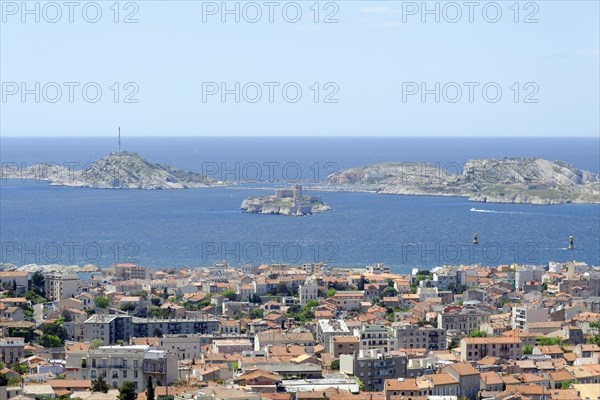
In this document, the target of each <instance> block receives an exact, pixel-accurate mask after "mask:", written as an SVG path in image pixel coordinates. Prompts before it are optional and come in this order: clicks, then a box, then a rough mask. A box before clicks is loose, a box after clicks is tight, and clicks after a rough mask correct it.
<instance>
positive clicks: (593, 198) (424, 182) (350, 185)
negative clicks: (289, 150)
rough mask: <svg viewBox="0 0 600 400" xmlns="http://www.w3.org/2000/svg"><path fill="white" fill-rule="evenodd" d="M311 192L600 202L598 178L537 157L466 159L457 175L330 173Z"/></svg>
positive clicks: (391, 169)
mask: <svg viewBox="0 0 600 400" xmlns="http://www.w3.org/2000/svg"><path fill="white" fill-rule="evenodd" d="M313 189H314V190H326V191H345V192H348V191H351V192H372V193H379V194H394V195H404V196H451V197H467V198H468V199H469V200H470V201H473V202H484V203H511V204H535V205H553V204H565V203H582V204H584V203H586V204H590V203H591V204H599V203H600V179H599V177H598V175H596V174H593V173H591V172H588V171H583V170H580V169H578V168H576V167H574V166H571V165H568V164H566V163H564V162H561V161H548V160H544V159H541V158H511V159H508V158H507V159H502V160H495V159H482V160H470V161H468V162H467V163H466V164H465V166H464V169H463V171H462V172H461V173H450V172H448V170H447V168H441V167H438V166H432V165H430V164H426V163H383V164H375V165H370V166H366V167H360V168H351V169H347V170H344V171H340V172H337V173H335V174H332V175H330V176H328V177H327V178H326V180H325V183H324V184H323V185H319V186H317V187H314V188H313Z"/></svg>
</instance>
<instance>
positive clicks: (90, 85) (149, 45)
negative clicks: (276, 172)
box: [0, 0, 600, 137]
mask: <svg viewBox="0 0 600 400" xmlns="http://www.w3.org/2000/svg"><path fill="white" fill-rule="evenodd" d="M75 4H76V5H74V6H72V8H70V7H69V6H65V5H64V2H62V1H59V2H55V3H53V2H38V1H27V2H21V1H17V2H14V1H4V0H3V1H1V10H2V20H1V25H0V52H1V54H0V80H1V82H2V98H1V99H0V101H1V102H0V107H1V110H0V113H1V115H0V134H1V135H2V136H3V137H8V136H16V137H22V136H114V135H115V132H116V130H117V127H118V126H120V127H121V129H122V131H123V132H124V134H127V135H129V136H588V137H590V136H591V137H597V136H599V135H600V126H599V109H600V101H599V93H600V82H599V76H600V68H599V59H600V54H599V48H600V44H599V40H600V39H599V36H600V35H599V32H600V23H599V15H600V9H599V4H600V2H598V1H595V0H593V1H571V0H569V1H535V2H527V1H520V2H515V1H512V0H510V1H497V2H486V1H478V2H475V5H472V6H469V5H467V4H470V3H468V2H464V1H458V2H444V1H442V2H438V1H427V2H422V1H418V2H406V1H405V2H401V1H368V2H363V1H348V0H344V1H320V2H315V1H313V0H308V1H297V2H292V1H289V2H287V1H282V2H279V1H272V2H269V1H257V2H248V1H244V2H237V1H227V2H222V1H218V2H207V1H204V2H202V1H192V0H187V1H132V2H126V1H123V2H118V3H115V2H113V1H98V2H85V1H83V2H79V1H77V2H75ZM23 5H26V7H27V10H25V9H24V7H23ZM115 5H116V6H115ZM28 10H29V11H28ZM36 18H37V19H39V20H38V21H36ZM236 19H237V20H236ZM84 88H85V89H84Z"/></svg>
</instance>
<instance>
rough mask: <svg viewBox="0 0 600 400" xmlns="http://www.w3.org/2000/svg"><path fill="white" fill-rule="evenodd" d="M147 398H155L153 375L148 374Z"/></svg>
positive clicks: (152, 399) (149, 399) (147, 399)
mask: <svg viewBox="0 0 600 400" xmlns="http://www.w3.org/2000/svg"><path fill="white" fill-rule="evenodd" d="M146 400H154V386H152V376H150V375H148V384H147V385H146Z"/></svg>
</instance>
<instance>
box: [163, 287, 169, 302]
mask: <svg viewBox="0 0 600 400" xmlns="http://www.w3.org/2000/svg"><path fill="white" fill-rule="evenodd" d="M162 298H163V299H165V300H166V299H168V298H169V291H168V290H167V288H164V289H163V294H162Z"/></svg>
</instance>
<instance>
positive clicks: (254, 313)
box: [249, 308, 265, 319]
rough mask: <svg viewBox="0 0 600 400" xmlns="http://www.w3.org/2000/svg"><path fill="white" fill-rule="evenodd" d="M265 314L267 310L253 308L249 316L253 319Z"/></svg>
mask: <svg viewBox="0 0 600 400" xmlns="http://www.w3.org/2000/svg"><path fill="white" fill-rule="evenodd" d="M264 316H265V310H263V309H262V308H253V309H252V310H250V313H249V317H250V318H252V319H257V318H262V317H264Z"/></svg>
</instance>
